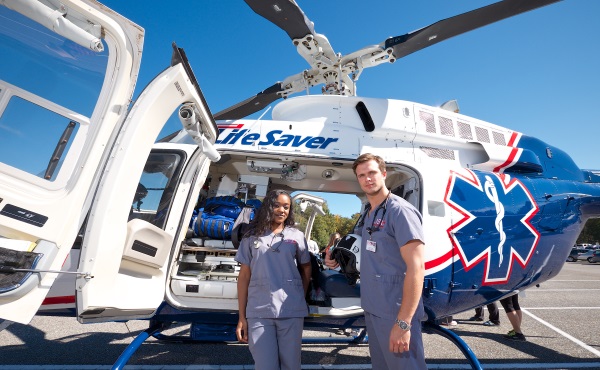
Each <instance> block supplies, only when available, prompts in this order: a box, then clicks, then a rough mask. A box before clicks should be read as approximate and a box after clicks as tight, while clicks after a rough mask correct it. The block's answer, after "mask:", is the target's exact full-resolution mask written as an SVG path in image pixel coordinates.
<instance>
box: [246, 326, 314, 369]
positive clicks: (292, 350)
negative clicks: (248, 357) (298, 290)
mask: <svg viewBox="0 0 600 370" xmlns="http://www.w3.org/2000/svg"><path fill="white" fill-rule="evenodd" d="M303 328H304V318H303V317H293V318H285V319H248V347H249V348H250V353H251V354H252V358H253V359H254V365H255V366H254V367H255V369H257V370H258V369H260V370H280V369H281V370H299V369H300V367H301V363H302V359H301V355H302V329H303Z"/></svg>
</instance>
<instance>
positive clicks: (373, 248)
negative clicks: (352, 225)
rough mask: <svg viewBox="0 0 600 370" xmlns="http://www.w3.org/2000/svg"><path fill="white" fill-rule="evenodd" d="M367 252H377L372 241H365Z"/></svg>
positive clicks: (375, 245)
mask: <svg viewBox="0 0 600 370" xmlns="http://www.w3.org/2000/svg"><path fill="white" fill-rule="evenodd" d="M367 250H368V251H369V252H376V251H377V243H375V242H374V241H372V240H367Z"/></svg>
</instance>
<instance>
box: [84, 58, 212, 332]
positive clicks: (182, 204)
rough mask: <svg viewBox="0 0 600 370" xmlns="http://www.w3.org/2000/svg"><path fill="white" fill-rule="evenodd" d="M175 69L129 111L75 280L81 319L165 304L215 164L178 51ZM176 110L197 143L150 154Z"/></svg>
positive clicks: (128, 314)
mask: <svg viewBox="0 0 600 370" xmlns="http://www.w3.org/2000/svg"><path fill="white" fill-rule="evenodd" d="M172 64H173V65H172V66H171V67H170V68H168V69H167V70H165V71H164V72H163V73H161V74H160V75H159V76H157V77H156V79H155V80H154V81H153V82H152V83H151V84H150V85H149V86H148V87H147V88H146V89H145V90H144V91H143V92H142V94H141V95H140V98H139V99H138V101H137V102H136V103H135V105H134V106H133V108H132V110H131V112H130V115H129V117H128V118H127V120H126V124H125V126H124V127H123V128H122V130H121V132H120V134H119V136H120V138H121V140H120V142H119V144H120V145H119V147H118V148H115V149H114V150H113V154H114V158H113V161H112V162H111V163H109V164H108V165H107V168H106V169H105V171H104V172H105V175H104V176H103V177H102V179H101V182H100V185H99V192H98V193H97V194H96V196H95V198H94V203H93V205H92V208H91V210H90V215H89V218H88V221H87V227H86V229H85V234H84V235H85V236H84V239H83V244H82V248H81V258H80V262H79V271H82V272H83V271H86V272H88V273H89V274H88V275H80V277H79V278H78V279H77V282H76V289H77V291H76V300H77V317H78V320H79V321H80V322H99V321H108V320H127V319H140V318H149V317H151V316H152V315H153V314H154V312H155V311H156V309H157V308H158V307H159V305H160V303H161V302H162V301H163V300H164V296H165V287H166V286H167V279H168V269H169V261H170V258H169V256H170V255H171V253H172V249H173V248H177V246H178V244H179V243H178V242H179V241H181V240H183V239H184V237H185V233H186V232H187V230H188V223H189V220H190V218H191V214H192V211H193V207H194V206H195V201H196V199H197V198H198V194H199V192H200V188H201V186H202V185H203V183H204V181H205V180H206V177H207V175H208V168H209V166H210V161H218V160H219V159H220V155H219V154H218V152H217V151H216V150H215V148H214V147H213V144H214V142H215V140H216V137H217V134H218V132H217V126H216V124H215V122H214V120H213V118H212V115H211V114H210V111H209V109H208V107H207V106H206V102H205V100H204V97H203V96H202V92H201V91H200V89H199V87H198V85H197V82H196V80H195V78H194V76H193V74H192V72H191V68H190V67H189V65H188V63H187V60H186V58H185V55H184V54H183V50H181V49H178V48H176V47H175V51H174V55H173V62H172ZM178 107H179V111H178V115H179V119H180V121H181V123H182V124H183V126H184V129H185V130H182V131H181V134H182V135H190V136H191V137H192V138H193V140H194V141H195V142H196V143H197V146H193V147H192V148H191V149H190V148H186V147H185V146H183V145H180V146H178V147H176V148H172V147H169V146H168V145H167V144H165V145H163V147H164V148H163V149H161V145H160V144H157V145H154V149H153V150H152V152H151V153H150V156H148V153H149V152H150V148H151V147H153V143H154V141H155V140H156V138H157V135H158V134H159V132H160V130H161V129H162V127H163V125H164V124H165V123H166V121H167V120H168V119H169V117H170V116H172V113H173V112H174V111H176V109H177V108H178ZM186 132H187V133H186ZM140 179H141V180H140ZM145 204H146V205H145Z"/></svg>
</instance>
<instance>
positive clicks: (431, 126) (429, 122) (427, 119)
mask: <svg viewBox="0 0 600 370" xmlns="http://www.w3.org/2000/svg"><path fill="white" fill-rule="evenodd" d="M419 118H420V119H421V122H423V123H424V124H425V130H426V131H427V132H431V133H436V130H435V121H434V119H433V114H431V113H428V112H423V111H420V112H419Z"/></svg>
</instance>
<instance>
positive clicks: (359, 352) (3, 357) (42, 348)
mask: <svg viewBox="0 0 600 370" xmlns="http://www.w3.org/2000/svg"><path fill="white" fill-rule="evenodd" d="M599 283H600V264H589V263H588V262H575V263H566V264H565V266H564V267H563V269H562V270H561V272H560V274H559V275H557V276H556V277H555V278H554V279H552V280H550V281H547V282H545V283H544V284H542V285H541V286H540V287H539V288H531V289H528V290H527V291H525V292H524V293H522V294H521V295H520V299H519V301H520V303H521V307H522V308H523V312H524V318H523V328H522V329H523V332H524V334H525V335H526V337H527V342H512V341H509V340H506V339H505V338H504V337H503V336H502V334H504V333H506V332H508V330H509V329H510V328H511V327H510V323H509V322H508V319H506V316H505V315H504V313H503V311H502V308H501V307H500V310H501V316H500V318H501V321H502V322H501V325H500V326H499V327H486V326H483V325H482V323H481V322H474V321H468V319H469V318H470V317H471V316H473V312H464V313H461V314H459V315H456V316H455V317H454V319H455V320H457V321H458V325H457V326H456V327H455V328H453V331H454V332H455V333H456V334H458V335H460V336H461V337H462V338H463V339H464V340H465V342H466V343H467V344H468V345H469V346H470V347H471V349H472V351H473V353H474V354H475V355H476V356H477V358H478V359H479V361H480V362H481V364H482V366H483V368H484V369H600V333H599V330H598V327H599V321H598V317H599V316H600V284H599ZM486 318H487V312H486ZM147 327H148V323H147V322H146V321H128V322H121V323H103V324H85V325H84V324H79V323H78V322H77V321H76V319H75V318H73V317H61V316H36V317H35V318H34V319H33V321H32V322H31V323H30V325H21V324H12V325H10V326H8V327H7V328H6V329H5V330H3V331H1V332H0V370H22V369H29V370H31V369H65V370H66V369H69V370H79V369H87V370H91V369H110V368H111V365H112V364H113V363H114V362H115V361H116V360H117V359H118V357H119V355H120V354H121V352H122V351H123V350H124V349H125V348H126V346H127V345H128V344H129V343H131V342H132V340H133V339H134V338H135V337H136V336H137V335H138V334H139V333H140V332H141V331H143V330H145V329H146V328H147ZM188 332H189V325H185V324H181V325H176V326H174V327H172V328H170V329H169V330H167V331H166V332H165V334H169V335H186V334H187V333H188ZM304 335H305V337H317V336H318V337H326V338H336V337H337V338H343V336H341V335H338V334H336V333H335V332H318V331H306V332H305V333H304ZM424 342H425V355H426V359H427V364H428V367H429V368H430V369H469V368H470V367H469V366H468V363H467V361H466V360H465V358H464V356H463V355H462V353H461V352H460V351H459V350H458V349H457V348H456V347H455V346H454V345H453V344H451V343H450V342H449V341H448V340H447V339H445V338H443V337H441V336H439V335H433V334H424ZM302 363H303V366H302V368H303V369H348V370H350V369H371V366H370V359H369V352H368V347H367V345H364V344H305V345H303V347H302ZM125 369H140V370H141V369H155V370H156V369H164V370H177V369H189V370H204V369H230V370H236V369H253V366H252V357H251V356H250V353H249V351H248V348H247V346H246V345H242V344H237V343H212V344H207V343H202V344H198V343H170V342H164V341H159V340H157V339H154V338H150V339H148V340H147V341H146V342H144V344H143V345H142V346H141V347H140V349H139V350H138V351H137V352H136V353H135V354H134V355H133V357H132V358H131V360H130V361H129V363H128V365H127V366H126V367H125Z"/></svg>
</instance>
